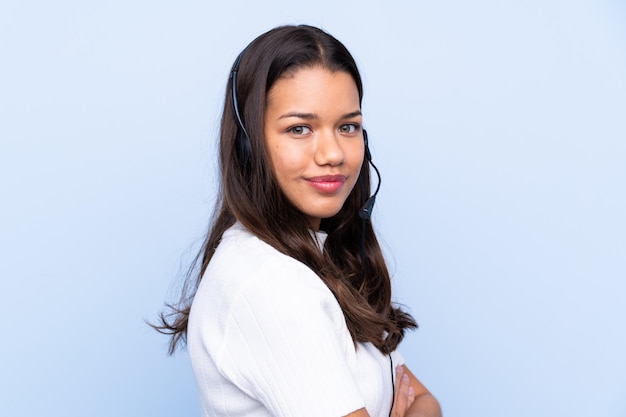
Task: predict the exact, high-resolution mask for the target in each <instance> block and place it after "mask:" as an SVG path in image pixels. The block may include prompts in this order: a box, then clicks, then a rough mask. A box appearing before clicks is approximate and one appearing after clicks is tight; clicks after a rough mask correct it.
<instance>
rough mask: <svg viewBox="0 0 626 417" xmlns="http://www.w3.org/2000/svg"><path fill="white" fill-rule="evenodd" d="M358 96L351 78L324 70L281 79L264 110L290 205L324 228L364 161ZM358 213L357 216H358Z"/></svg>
mask: <svg viewBox="0 0 626 417" xmlns="http://www.w3.org/2000/svg"><path fill="white" fill-rule="evenodd" d="M361 123H362V117H361V108H360V105H359V93H358V90H357V88H356V84H355V82H354V80H353V79H352V77H351V76H350V75H349V74H348V73H346V72H341V71H336V72H331V71H329V70H327V69H324V68H322V67H313V68H302V69H299V70H297V71H296V72H294V73H289V74H288V75H285V76H283V77H282V78H280V79H278V81H276V82H275V83H274V85H273V86H272V88H271V89H270V91H269V93H268V96H267V105H266V109H265V120H264V133H265V145H266V148H267V152H268V154H269V158H270V163H271V165H272V170H273V172H274V175H275V177H276V179H277V181H278V185H279V186H280V188H281V190H282V191H283V193H284V194H285V195H286V196H287V198H288V199H289V201H290V202H291V203H292V204H293V205H294V206H296V207H297V208H298V209H299V210H300V211H302V212H303V213H304V214H306V215H307V216H308V217H309V218H310V220H311V227H312V228H313V229H314V230H317V229H319V226H320V221H321V219H324V218H328V217H332V216H334V215H335V214H337V213H338V212H339V210H340V209H341V207H342V206H343V204H344V202H345V201H346V199H347V198H348V195H349V194H350V192H351V191H352V188H353V187H354V185H355V184H356V181H357V179H358V177H359V172H360V170H361V165H362V163H363V152H364V143H363V130H362V128H361ZM355 214H356V213H355Z"/></svg>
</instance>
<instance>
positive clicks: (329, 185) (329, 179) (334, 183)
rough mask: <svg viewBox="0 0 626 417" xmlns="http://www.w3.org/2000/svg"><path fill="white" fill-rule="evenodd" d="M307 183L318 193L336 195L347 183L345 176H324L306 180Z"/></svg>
mask: <svg viewBox="0 0 626 417" xmlns="http://www.w3.org/2000/svg"><path fill="white" fill-rule="evenodd" d="M306 182H308V183H309V185H310V186H312V187H313V188H315V189H316V190H317V191H321V192H323V193H334V192H336V191H337V190H339V189H340V188H341V186H342V185H343V183H344V182H346V176H345V175H322V176H319V177H311V178H306Z"/></svg>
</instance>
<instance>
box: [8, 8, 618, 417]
mask: <svg viewBox="0 0 626 417" xmlns="http://www.w3.org/2000/svg"><path fill="white" fill-rule="evenodd" d="M288 23H308V24H313V25H317V26H321V27H322V28H324V29H326V30H328V31H329V32H330V33H332V34H333V35H335V36H336V37H338V38H339V39H340V40H341V41H343V42H344V43H345V44H346V45H347V46H348V48H349V49H350V50H351V52H352V53H353V54H354V56H355V57H356V59H357V62H358V64H359V65H360V68H361V70H362V73H363V77H364V82H365V100H364V103H363V111H364V115H365V117H364V121H365V124H366V127H367V129H368V133H369V134H370V143H371V148H372V152H373V156H374V161H375V162H376V163H377V165H378V167H379V168H380V170H381V173H382V189H381V192H380V195H379V197H378V202H377V206H376V210H375V212H374V221H375V225H376V227H377V230H378V231H379V234H380V237H381V241H382V242H383V245H384V250H385V253H386V255H387V257H388V260H389V263H390V266H391V268H392V271H393V280H394V289H395V295H396V299H397V300H398V301H399V302H401V303H403V304H405V305H406V306H407V308H408V309H409V310H410V311H411V312H412V313H413V314H414V315H415V317H416V319H417V320H418V322H419V323H420V329H419V330H418V331H417V332H415V333H412V334H410V335H408V336H407V338H406V340H405V342H404V343H403V344H402V346H401V350H402V352H403V354H404V356H405V358H406V360H407V362H408V364H409V365H410V367H411V369H412V370H413V371H414V373H415V374H417V376H418V377H419V378H420V379H421V380H422V381H423V382H424V383H425V384H426V385H427V386H428V387H429V388H430V389H431V390H432V391H433V393H434V394H435V395H436V396H437V397H438V398H439V400H440V401H441V403H442V407H443V410H444V415H445V416H446V417H456V416H459V417H461V416H476V417H478V416H481V417H501V416H508V417H526V416H531V415H532V416H561V415H562V416H570V417H574V416H588V415H595V416H607V417H608V416H615V417H618V416H619V417H622V416H624V415H626V354H625V353H626V326H625V325H624V318H626V238H625V236H626V221H625V219H624V217H625V216H624V213H626V196H625V182H626V181H625V180H626V122H625V120H626V117H625V115H626V6H625V5H624V3H623V2H620V1H617V0H613V1H610V0H599V1H598V0H596V1H592V0H576V1H569V2H565V1H557V0H544V1H539V0H531V1H526V2H521V1H495V0H492V1H489V0H478V1H474V2H464V1H458V0H457V1H443V2H426V1H414V2H413V1H404V2H399V1H387V2H374V1H371V2H367V1H359V2H357V1H350V2H338V1H328V0H320V1H316V2H301V3H298V2H294V1H277V0H270V1H264V2H249V3H241V2H236V1H233V2H220V3H217V2H208V1H204V2H202V1H180V2H173V1H167V2H166V1H158V0H157V1H110V2H80V1H67V0H66V1H57V2H44V1H23V2H16V1H15V2H2V3H1V4H0V60H1V65H0V196H1V197H0V198H1V199H2V200H1V202H2V204H0V297H1V298H2V302H1V303H0V317H2V318H3V323H2V327H1V331H2V343H1V344H0V369H1V371H0V415H2V416H21V417H35V416H37V417H40V416H63V417H74V416H76V417H79V416H81V417H82V416H86V415H89V416H92V417H100V416H152V417H157V416H163V417H166V416H198V415H199V407H198V403H197V398H196V388H195V383H194V380H193V375H192V373H191V370H190V367H189V363H188V359H187V356H186V353H185V352H184V351H181V352H179V353H178V354H177V355H176V356H175V357H173V358H170V357H167V356H166V353H165V351H166V343H167V340H166V339H165V338H164V337H163V336H160V335H158V334H156V333H155V332H154V331H152V330H150V329H149V328H148V327H147V326H146V324H145V323H144V320H145V319H155V318H156V315H157V313H158V312H159V311H160V309H161V307H162V305H163V302H164V301H167V300H170V301H171V300H172V299H173V297H174V296H175V294H176V289H177V285H178V283H180V277H181V276H182V275H183V274H184V272H185V268H186V267H187V265H188V263H189V261H190V260H191V258H192V257H193V256H194V254H195V251H196V250H197V248H198V245H199V243H200V241H201V239H202V236H203V234H204V232H205V230H206V225H207V222H208V220H209V216H210V212H211V210H212V207H213V202H214V194H215V184H216V183H215V173H216V168H215V156H214V155H215V142H216V138H217V129H218V121H219V116H220V112H221V102H222V100H223V94H224V92H225V86H226V81H227V77H228V71H229V69H230V66H231V64H232V62H233V60H234V59H235V57H236V56H237V54H238V53H239V51H240V50H241V49H242V48H243V47H244V46H245V45H246V44H247V43H248V42H249V41H251V40H252V39H253V38H254V37H256V36H257V35H259V34H260V33H262V32H264V31H266V30H268V29H270V28H271V27H274V26H276V25H279V24H288Z"/></svg>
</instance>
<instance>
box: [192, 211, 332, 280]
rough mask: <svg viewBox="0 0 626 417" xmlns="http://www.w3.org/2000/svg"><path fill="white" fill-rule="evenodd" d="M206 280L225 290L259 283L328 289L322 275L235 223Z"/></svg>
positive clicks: (228, 231) (224, 237)
mask: <svg viewBox="0 0 626 417" xmlns="http://www.w3.org/2000/svg"><path fill="white" fill-rule="evenodd" d="M203 281H207V282H211V283H213V284H215V285H216V286H218V287H222V290H224V291H228V292H231V291H234V292H238V291H246V290H247V289H250V288H252V289H253V288H255V287H258V286H263V287H275V288H274V289H276V290H280V289H281V288H283V287H286V288H289V289H290V290H292V291H293V290H297V289H298V288H303V289H306V290H311V289H312V288H311V287H313V288H320V289H326V290H328V289H327V287H326V286H325V285H324V284H323V282H322V281H321V280H320V278H319V277H318V276H317V275H316V274H315V273H314V272H313V271H312V270H311V269H310V268H308V267H307V266H306V265H304V264H303V263H302V262H300V261H298V260H296V259H294V258H292V257H290V256H287V255H285V254H283V253H281V252H279V251H278V250H276V249H275V248H274V247H272V246H270V245H268V244H267V243H265V242H263V241H262V240H261V239H259V238H258V237H256V236H255V235H253V234H252V233H251V232H249V231H248V230H247V229H246V228H245V227H243V226H242V225H241V224H238V223H236V224H235V225H233V226H232V227H231V228H230V229H228V230H227V231H226V232H225V233H224V236H223V238H222V241H221V242H220V244H219V246H218V248H217V250H216V252H215V254H214V256H213V258H212V259H211V262H210V264H209V266H208V267H207V270H206V272H205V274H204V277H203Z"/></svg>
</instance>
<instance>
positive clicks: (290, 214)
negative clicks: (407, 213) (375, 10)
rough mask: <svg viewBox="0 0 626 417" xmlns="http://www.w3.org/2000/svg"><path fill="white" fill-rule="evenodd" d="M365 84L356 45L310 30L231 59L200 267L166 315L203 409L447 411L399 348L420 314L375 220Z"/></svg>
mask: <svg viewBox="0 0 626 417" xmlns="http://www.w3.org/2000/svg"><path fill="white" fill-rule="evenodd" d="M362 96H363V90H362V84H361V77H360V75H359V72H358V70H357V67H356V64H355V62H354V59H353V58H352V56H351V55H350V53H349V52H348V51H347V49H346V48H345V47H344V46H343V45H342V44H341V43H340V42H339V41H338V40H336V39H335V38H333V37H332V36H330V35H329V34H327V33H325V32H323V31H322V30H320V29H317V28H314V27H310V26H284V27H278V28H275V29H273V30H270V31H269V32H267V33H265V34H263V35H261V36H259V37H258V38H257V39H255V40H254V41H253V42H252V43H251V44H250V45H249V46H248V47H247V48H246V49H245V50H244V51H243V52H242V53H241V55H240V56H239V57H238V58H237V60H236V62H235V64H234V65H233V69H232V71H231V74H230V80H229V83H228V87H227V93H226V99H225V103H224V111H223V115H222V122H221V131H220V172H221V183H220V184H221V189H220V195H219V199H218V203H217V206H216V212H215V217H214V220H213V223H212V226H211V228H210V230H209V233H208V235H207V238H206V241H205V243H204V246H203V249H202V252H201V254H200V259H201V260H202V263H201V267H200V271H199V274H198V276H197V277H196V278H195V279H192V280H190V281H189V282H188V283H187V285H186V290H185V291H183V295H182V297H181V301H180V304H179V305H177V306H174V307H172V306H170V307H171V308H172V311H171V312H169V313H166V314H162V315H161V323H160V325H159V326H156V328H157V330H159V331H161V332H164V333H167V334H169V335H171V344H170V353H171V352H173V351H174V350H175V349H176V347H177V345H178V344H180V343H183V342H185V341H186V342H187V346H188V350H189V355H190V357H191V363H192V366H193V370H194V374H195V377H196V381H197V384H198V391H199V394H200V398H201V405H202V413H203V415H204V416H289V417H293V416H312V417H313V416H315V417H324V416H328V417H339V416H351V417H363V416H387V415H393V416H397V417H401V416H439V415H440V411H439V405H438V403H437V401H436V400H435V399H434V398H433V397H432V395H430V393H429V392H428V390H427V389H426V388H425V387H424V386H423V385H422V384H421V383H420V382H419V381H418V380H417V379H416V378H415V376H414V375H413V374H412V373H411V372H410V371H409V370H408V368H406V366H404V365H403V359H402V357H401V356H400V355H399V354H398V353H397V351H396V348H397V346H398V344H399V343H400V341H401V340H402V338H403V335H404V331H405V330H406V329H412V328H415V327H416V324H415V322H414V320H413V318H412V317H411V316H410V315H409V314H407V313H406V312H404V311H402V310H401V309H400V308H397V307H394V306H393V305H392V304H391V286H390V280H389V273H388V271H387V266H386V265H385V261H384V259H383V256H382V252H381V250H380V247H379V245H378V242H377V240H376V236H375V234H374V231H373V228H372V225H371V222H370V220H369V212H370V211H371V204H366V202H367V201H368V197H369V195H370V179H369V178H370V158H369V149H368V147H367V134H366V132H365V130H363V128H362V114H361V99H362ZM364 205H365V208H364Z"/></svg>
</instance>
